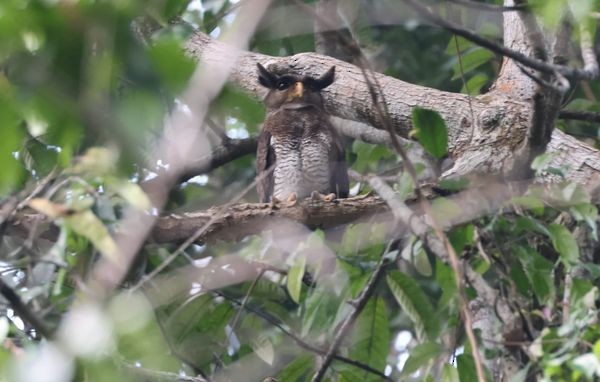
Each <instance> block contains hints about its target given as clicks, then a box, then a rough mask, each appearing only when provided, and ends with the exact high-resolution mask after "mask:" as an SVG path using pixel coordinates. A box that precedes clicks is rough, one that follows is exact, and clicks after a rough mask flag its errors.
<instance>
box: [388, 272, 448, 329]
mask: <svg viewBox="0 0 600 382" xmlns="http://www.w3.org/2000/svg"><path fill="white" fill-rule="evenodd" d="M386 280H387V283H388V286H389V287H390V290H391V291H392V294H393V295H394V297H395V298H396V301H397V302H398V304H399V305H400V307H402V309H403V310H404V312H405V313H406V314H407V315H408V317H410V319H411V321H412V322H413V323H414V325H415V332H416V334H417V338H418V339H419V340H420V341H423V340H426V339H434V338H437V335H438V333H439V323H438V321H437V317H436V315H435V314H434V310H433V307H432V305H431V302H430V301H429V298H428V297H427V295H426V294H425V293H424V292H423V290H422V289H421V287H419V285H418V284H417V283H416V282H415V280H413V279H412V278H410V277H408V276H407V275H405V274H404V273H402V272H400V271H393V272H390V274H389V275H388V276H387V278H386Z"/></svg>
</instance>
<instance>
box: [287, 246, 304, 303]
mask: <svg viewBox="0 0 600 382" xmlns="http://www.w3.org/2000/svg"><path fill="white" fill-rule="evenodd" d="M295 260H296V261H294V265H292V267H291V268H290V270H289V271H288V275H287V289H288V292H290V297H291V298H292V300H294V302H295V303H296V304H299V303H300V292H302V278H303V277H304V271H305V268H306V256H303V255H298V256H296V259H295Z"/></svg>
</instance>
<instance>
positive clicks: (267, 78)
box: [256, 63, 278, 89]
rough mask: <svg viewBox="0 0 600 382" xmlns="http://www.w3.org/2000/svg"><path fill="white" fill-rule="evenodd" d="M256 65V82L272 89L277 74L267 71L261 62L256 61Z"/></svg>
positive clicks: (275, 83)
mask: <svg viewBox="0 0 600 382" xmlns="http://www.w3.org/2000/svg"><path fill="white" fill-rule="evenodd" d="M256 66H257V67H258V82H260V84H261V85H262V86H264V87H266V88H269V89H274V88H275V86H276V85H277V79H278V78H277V75H275V74H274V73H271V72H269V71H268V70H267V69H265V67H264V66H262V65H261V64H258V63H257V64H256Z"/></svg>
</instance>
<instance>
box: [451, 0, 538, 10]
mask: <svg viewBox="0 0 600 382" xmlns="http://www.w3.org/2000/svg"><path fill="white" fill-rule="evenodd" d="M449 1H450V2H451V3H455V4H459V5H462V6H465V7H468V8H472V9H479V10H482V11H491V12H514V11H523V10H526V9H528V7H527V5H525V4H519V5H513V6H506V5H504V6H501V5H494V4H487V3H480V2H477V1H473V0H449Z"/></svg>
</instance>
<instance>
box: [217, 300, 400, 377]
mask: <svg viewBox="0 0 600 382" xmlns="http://www.w3.org/2000/svg"><path fill="white" fill-rule="evenodd" d="M214 293H215V294H217V295H218V296H221V297H223V298H225V299H226V300H228V301H231V302H233V303H235V304H237V305H240V306H241V305H242V303H241V302H240V301H238V300H236V299H235V298H233V297H231V296H229V295H227V294H226V293H224V292H222V291H214ZM244 308H245V309H246V310H248V311H249V312H251V313H254V314H255V315H257V316H258V317H260V318H262V319H263V320H265V321H266V322H268V323H269V324H271V325H273V326H274V327H276V328H277V329H279V330H280V331H281V332H282V333H283V334H285V335H286V336H288V337H290V338H291V339H292V340H293V341H294V342H295V343H296V344H297V345H298V346H300V347H301V348H302V349H305V350H308V351H310V352H312V353H315V354H319V355H322V356H324V355H325V354H326V351H325V350H323V349H320V348H318V347H316V346H314V345H312V344H309V343H308V342H306V341H304V340H303V339H302V338H300V336H298V335H297V334H296V333H294V332H292V331H290V330H289V329H287V328H286V327H285V326H283V325H282V324H281V322H280V321H279V320H278V319H277V318H275V317H273V316H272V315H270V314H268V313H266V312H263V311H262V310H260V309H258V308H255V307H254V306H252V305H250V304H248V305H246V306H244ZM333 358H334V359H335V360H336V361H340V362H343V363H345V364H348V365H352V366H355V367H357V368H359V369H362V370H364V371H367V372H369V373H371V374H374V375H377V376H378V377H380V378H382V379H384V380H386V381H392V379H391V378H389V377H388V376H386V375H385V374H383V373H382V372H381V371H379V370H376V369H373V368H372V367H371V366H369V365H367V364H364V363H362V362H359V361H356V360H353V359H350V358H347V357H344V356H341V355H337V354H336V355H334V356H333ZM282 382H283V381H282Z"/></svg>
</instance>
